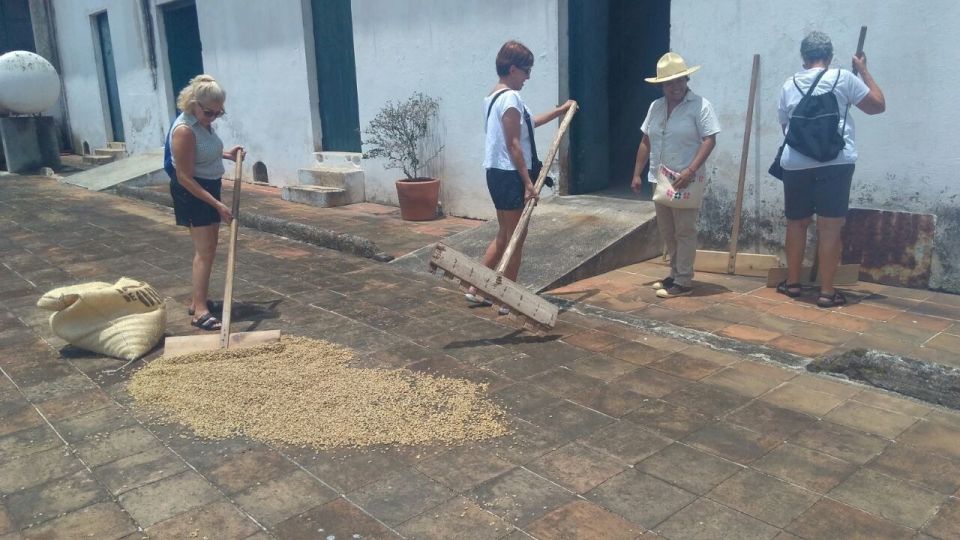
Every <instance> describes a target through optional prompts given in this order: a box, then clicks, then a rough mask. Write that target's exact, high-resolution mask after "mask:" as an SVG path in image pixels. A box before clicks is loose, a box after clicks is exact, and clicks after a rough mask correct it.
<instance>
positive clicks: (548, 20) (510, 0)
mask: <svg viewBox="0 0 960 540" xmlns="http://www.w3.org/2000/svg"><path fill="white" fill-rule="evenodd" d="M557 4H558V2H557V0H525V1H523V2H517V1H515V0H487V1H485V2H461V1H454V2H451V1H450V0H408V1H403V2H398V1H396V0H353V27H354V36H353V40H354V49H355V52H356V61H357V87H358V92H359V102H360V127H361V129H365V128H366V126H367V124H369V122H370V120H371V119H372V118H373V117H374V116H375V115H376V113H377V111H378V110H379V109H380V107H382V106H383V105H384V104H385V103H386V102H387V101H388V100H392V101H402V100H405V99H406V98H407V97H409V96H410V95H411V94H412V93H414V92H417V91H420V92H423V93H425V94H427V95H430V96H433V97H436V98H440V99H441V103H440V119H439V124H440V126H439V131H440V136H441V140H442V142H443V143H444V144H445V150H444V152H443V156H442V166H441V167H440V173H439V175H438V176H439V177H440V178H441V180H442V186H443V188H442V189H443V194H442V197H443V203H444V210H445V212H447V213H449V214H452V215H457V216H467V217H478V218H489V217H492V216H494V215H495V211H494V208H493V204H492V203H491V202H490V196H489V194H488V193H487V187H486V180H485V176H484V169H483V120H484V118H483V113H484V110H483V98H484V97H485V96H486V95H487V94H489V92H490V90H491V89H492V88H493V86H494V85H495V84H496V82H497V74H496V69H495V67H494V61H495V59H496V55H497V51H499V49H500V46H501V45H502V44H503V43H504V42H505V41H507V40H509V39H518V40H520V41H522V42H523V43H524V44H525V45H527V46H528V47H530V49H531V50H532V51H533V53H534V56H535V66H534V68H533V72H532V77H531V79H530V80H529V81H527V83H526V86H525V87H524V89H523V96H524V99H525V100H526V102H527V104H528V106H529V107H530V108H531V109H532V110H533V111H534V112H535V113H539V112H542V111H544V110H547V109H549V108H551V107H554V106H556V104H557V102H558V95H559V89H558V87H559V83H558V63H557V54H558V45H557V39H558V38H557V36H558V22H557ZM555 132H556V124H554V125H552V126H550V127H547V126H544V127H543V128H541V129H539V130H537V147H538V149H541V148H542V150H540V152H541V153H545V152H546V150H547V148H548V147H549V145H550V141H551V139H552V137H553V134H554V133H555ZM365 149H366V148H365ZM541 157H543V156H542V155H541ZM363 168H364V171H365V174H366V194H367V199H368V200H371V201H376V202H382V203H386V204H397V195H396V189H395V187H394V182H395V181H396V180H397V179H399V178H401V177H403V173H402V172H401V171H399V170H397V169H390V170H385V169H383V167H382V162H378V161H375V160H368V161H365V162H364V164H363Z"/></svg>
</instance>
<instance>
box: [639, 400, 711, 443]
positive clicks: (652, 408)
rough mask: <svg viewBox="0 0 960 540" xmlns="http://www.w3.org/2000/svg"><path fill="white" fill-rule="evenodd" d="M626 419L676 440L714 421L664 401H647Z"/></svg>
mask: <svg viewBox="0 0 960 540" xmlns="http://www.w3.org/2000/svg"><path fill="white" fill-rule="evenodd" d="M624 418H625V419H627V420H629V421H631V422H635V423H637V424H640V425H641V426H644V427H646V428H648V429H650V430H652V431H655V432H657V433H660V434H662V435H664V436H666V437H671V438H675V439H678V438H682V437H684V436H686V435H687V434H688V433H691V432H693V431H696V430H698V429H700V428H701V427H704V426H706V425H707V423H708V422H710V421H712V420H711V418H710V417H708V416H706V415H703V414H700V413H698V412H696V411H693V410H691V409H688V408H686V407H684V406H682V405H675V404H673V403H670V402H667V401H663V400H662V399H650V400H647V401H645V402H644V403H642V404H641V405H640V406H639V407H637V408H636V409H635V410H634V411H633V412H631V413H630V414H628V415H626V416H625V417H624Z"/></svg>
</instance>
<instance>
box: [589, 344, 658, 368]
mask: <svg viewBox="0 0 960 540" xmlns="http://www.w3.org/2000/svg"><path fill="white" fill-rule="evenodd" d="M604 354H606V355H607V356H610V357H613V358H616V359H618V360H623V361H625V362H630V363H631V364H635V365H638V366H642V365H646V364H649V363H650V362H655V361H656V360H658V359H660V358H663V357H664V356H666V355H667V354H669V353H667V352H664V351H661V350H658V349H656V348H654V347H651V346H649V345H644V344H643V343H640V342H637V341H626V342H622V343H618V344H616V345H614V346H613V347H611V348H609V349H607V350H605V351H604Z"/></svg>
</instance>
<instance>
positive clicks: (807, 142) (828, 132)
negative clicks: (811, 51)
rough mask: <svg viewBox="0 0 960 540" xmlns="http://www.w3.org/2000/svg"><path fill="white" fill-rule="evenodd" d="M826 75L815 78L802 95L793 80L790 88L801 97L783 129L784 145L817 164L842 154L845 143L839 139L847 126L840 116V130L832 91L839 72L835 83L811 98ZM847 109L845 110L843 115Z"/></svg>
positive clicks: (837, 109) (798, 86)
mask: <svg viewBox="0 0 960 540" xmlns="http://www.w3.org/2000/svg"><path fill="white" fill-rule="evenodd" d="M826 72H827V70H826V69H824V70H823V71H821V72H820V74H819V75H817V78H816V79H814V80H813V84H811V85H810V88H808V89H807V91H806V93H804V92H803V90H801V89H800V85H798V84H797V78H796V77H794V78H793V85H794V86H796V87H797V90H799V91H800V93H801V94H803V97H802V98H801V99H800V103H797V106H796V107H795V108H794V109H793V114H791V115H790V124H789V127H788V129H787V136H786V143H787V144H789V145H790V148H793V149H794V150H796V151H797V152H800V153H801V154H803V155H805V156H808V157H811V158H813V159H815V160H817V161H821V162H823V161H830V160H832V159H835V158H836V157H837V156H838V155H840V152H842V151H843V147H844V145H846V141H844V139H843V129H844V128H846V125H847V113H846V112H845V113H844V114H843V127H841V126H840V105H839V103H837V96H836V95H835V94H834V93H833V91H834V90H835V89H836V88H837V83H838V82H840V75H841V73H840V70H837V80H836V82H834V83H833V88H831V89H830V91H829V92H825V93H823V94H820V95H817V96H814V95H811V94H813V91H814V89H815V88H816V87H817V84H818V83H819V82H820V79H821V78H823V75H824V74H825V73H826ZM849 110H850V107H847V111H849Z"/></svg>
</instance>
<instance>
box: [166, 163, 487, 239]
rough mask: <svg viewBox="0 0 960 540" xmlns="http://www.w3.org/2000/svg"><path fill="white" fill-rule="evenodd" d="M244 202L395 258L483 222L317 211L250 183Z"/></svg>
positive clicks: (375, 208)
mask: <svg viewBox="0 0 960 540" xmlns="http://www.w3.org/2000/svg"><path fill="white" fill-rule="evenodd" d="M150 189H151V190H152V191H156V192H158V193H165V194H169V189H168V188H167V187H166V186H165V185H163V186H153V187H151V188H150ZM232 194H233V182H231V181H229V180H226V181H224V183H223V196H224V200H225V201H229V200H231V197H232ZM241 200H242V202H243V210H244V211H246V212H253V213H257V214H263V215H268V216H275V217H280V218H282V219H286V220H289V221H294V222H298V223H306V224H308V225H313V226H314V227H320V228H321V229H328V230H331V231H337V232H344V233H350V234H353V235H356V236H360V237H363V238H366V239H368V240H371V241H373V242H374V243H376V244H377V246H378V247H379V248H380V249H381V250H383V251H384V252H385V253H388V254H390V255H393V256H394V257H399V256H401V255H405V254H407V253H410V252H411V251H414V250H416V249H419V248H421V247H423V246H425V245H427V244H429V243H432V242H436V241H437V240H440V239H442V238H446V237H447V236H450V235H452V234H456V233H458V232H461V231H464V230H467V229H471V228H473V227H477V226H479V225H480V224H482V223H483V222H482V221H479V220H475V219H463V218H457V217H450V216H447V217H444V218H442V219H436V220H433V221H418V222H414V221H403V220H401V219H400V209H399V208H397V207H395V206H384V205H382V204H374V203H361V204H350V205H347V206H338V207H335V208H317V207H315V206H309V205H306V204H297V203H290V202H287V201H284V200H283V199H281V198H280V189H278V188H275V187H268V186H259V185H253V184H248V183H245V184H243V189H242V190H241ZM228 204H229V203H228Z"/></svg>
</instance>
